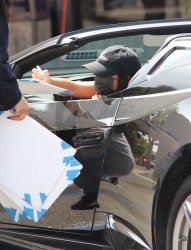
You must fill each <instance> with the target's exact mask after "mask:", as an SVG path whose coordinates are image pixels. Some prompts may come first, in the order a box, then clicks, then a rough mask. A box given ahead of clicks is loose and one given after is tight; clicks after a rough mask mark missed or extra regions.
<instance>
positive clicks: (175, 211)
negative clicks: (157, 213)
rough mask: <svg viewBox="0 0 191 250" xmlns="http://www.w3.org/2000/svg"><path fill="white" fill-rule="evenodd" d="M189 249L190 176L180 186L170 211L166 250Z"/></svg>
mask: <svg viewBox="0 0 191 250" xmlns="http://www.w3.org/2000/svg"><path fill="white" fill-rule="evenodd" d="M190 249H191V176H189V177H188V178H187V179H186V180H185V181H184V182H183V183H182V185H181V186H180V188H179V190H178V192H177V194H176V195H175V198H174V200H173V204H172V207H171V210H170V214H169V219H168V225H167V238H166V250H190Z"/></svg>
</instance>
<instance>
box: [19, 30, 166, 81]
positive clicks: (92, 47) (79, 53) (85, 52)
mask: <svg viewBox="0 0 191 250" xmlns="http://www.w3.org/2000/svg"><path fill="white" fill-rule="evenodd" d="M165 38H166V35H165V36H164V35H160V36H159V35H158V36H157V35H156V36H153V35H152V36H150V35H149V34H145V35H132V36H126V37H117V38H109V39H103V40H98V41H92V42H89V43H88V44H86V45H84V46H82V47H80V48H78V49H76V50H74V51H72V52H70V53H68V54H66V55H60V56H59V57H57V58H55V59H54V60H50V61H47V62H46V63H45V64H43V65H41V67H42V69H48V70H49V71H50V75H51V76H58V77H74V76H76V75H78V74H83V75H84V74H87V73H89V74H90V72H89V71H88V70H87V69H86V68H82V67H81V66H82V65H83V64H86V63H89V62H92V61H94V60H96V59H97V58H98V56H99V55H100V54H101V52H102V51H103V50H104V49H105V48H107V47H109V46H112V45H115V44H116V45H117V44H118V45H126V46H128V47H130V48H132V49H133V50H134V51H135V52H136V53H137V55H138V56H139V58H140V61H141V64H142V65H144V64H145V63H146V62H147V61H148V60H149V59H150V58H151V57H152V56H153V55H154V54H155V53H156V51H157V50H158V49H159V48H160V46H161V45H162V44H163V42H164V40H165ZM30 76H31V71H30V72H27V73H26V74H25V75H24V76H23V77H24V78H28V77H30ZM77 79H78V78H77Z"/></svg>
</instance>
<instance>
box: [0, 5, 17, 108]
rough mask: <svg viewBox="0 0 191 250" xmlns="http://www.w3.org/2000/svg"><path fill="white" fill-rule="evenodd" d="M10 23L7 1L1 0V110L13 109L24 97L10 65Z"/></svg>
mask: <svg viewBox="0 0 191 250" xmlns="http://www.w3.org/2000/svg"><path fill="white" fill-rule="evenodd" d="M8 37H9V30H8V22H7V17H6V12H5V0H0V110H1V111H2V110H8V109H10V108H13V107H14V106H15V105H16V104H17V103H18V102H19V101H20V99H21V97H22V95H21V92H20V90H19V87H18V83H17V79H16V77H15V75H14V74H13V72H12V69H11V66H10V64H9V63H8V58H9V55H8V51H7V49H8Z"/></svg>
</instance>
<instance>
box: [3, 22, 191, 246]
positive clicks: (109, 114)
mask: <svg viewBox="0 0 191 250" xmlns="http://www.w3.org/2000/svg"><path fill="white" fill-rule="evenodd" d="M189 33H190V34H189ZM114 44H121V45H127V46H128V47H131V48H132V49H133V50H134V51H135V52H136V53H137V54H138V56H139V58H140V61H141V64H142V68H141V69H140V70H139V72H137V74H136V75H135V76H134V77H133V79H131V81H130V84H129V86H128V88H127V89H125V90H123V91H121V92H118V93H114V94H112V95H109V96H108V97H107V98H106V99H100V100H93V99H77V100H75V99H74V98H61V97H60V96H59V95H56V94H55V95H51V96H50V95H48V96H43V95H39V96H35V97H34V96H31V95H30V93H27V94H28V95H25V97H26V98H27V100H29V101H30V103H31V107H32V110H31V112H30V116H31V117H32V118H33V119H35V120H36V121H37V122H39V123H41V124H42V125H43V126H45V127H46V128H47V129H49V130H50V131H51V132H52V133H54V134H56V135H57V136H58V137H60V138H61V139H63V140H64V141H66V142H67V143H68V144H70V145H71V146H72V147H75V148H76V150H77V155H76V157H77V159H78V160H79V161H80V162H81V164H82V165H83V169H82V172H81V174H80V175H79V177H77V178H76V180H74V183H73V185H71V186H70V187H69V188H67V189H66V190H65V191H64V192H63V193H62V194H61V195H60V196H59V198H58V199H57V200H56V201H55V203H54V204H53V205H52V206H51V208H50V209H49V210H48V212H47V213H46V214H45V215H44V216H43V218H42V219H41V220H40V221H39V222H37V223H36V222H32V221H30V220H28V219H24V220H22V221H21V222H19V223H14V222H13V221H12V220H11V219H10V217H9V215H7V214H6V213H5V212H4V209H3V208H1V213H0V223H1V224H0V225H1V226H0V245H1V249H72V250H75V249H83V250H84V249H91V250H93V249H118V250H122V249H131V250H132V249H135V250H138V249H139V250H142V249H155V250H166V249H168V250H182V249H187V250H189V249H191V135H190V133H191V124H190V120H191V115H190V105H191V99H190V97H191V83H190V79H191V20H190V19H188V20H184V19H180V20H179V19H173V20H158V21H147V22H137V23H125V24H115V25H109V26H101V27H95V28H90V29H85V30H79V31H75V32H71V33H67V34H63V35H60V36H58V37H55V38H52V39H50V40H48V41H45V42H43V43H40V44H37V45H35V46H34V47H31V48H30V49H28V50H25V51H23V52H21V53H19V54H17V55H15V56H13V57H11V58H10V63H11V65H12V68H13V71H14V73H15V74H16V76H17V78H18V79H21V78H30V77H31V69H32V68H33V67H36V65H37V64H38V65H40V66H41V67H42V68H43V69H45V68H46V69H49V70H50V73H51V75H54V76H55V77H65V78H68V79H71V80H77V81H93V80H94V76H93V75H92V74H91V73H90V72H89V71H87V70H86V69H85V68H81V65H82V64H84V63H87V62H90V61H94V60H95V59H96V58H97V57H98V56H99V55H100V53H101V52H102V51H103V50H104V49H105V48H106V47H108V46H110V45H114ZM45 104H46V105H45ZM41 107H43V108H41ZM45 107H46V108H45ZM72 110H75V112H73V111H72ZM80 110H83V116H81V117H79V116H78V115H77V114H78V112H80ZM119 137H123V138H126V139H125V140H126V141H127V142H128V145H130V147H131V151H132V155H133V157H134V160H135V162H136V166H135V167H134V168H133V169H132V168H131V166H130V165H128V164H126V165H125V164H121V163H120V157H118V156H116V155H115V154H112V146H114V147H115V145H113V144H112V143H113V141H115V140H118V138H119ZM125 140H124V142H125ZM50 146H51V145H50ZM120 150H121V149H120V148H119V151H120ZM115 157H118V158H115ZM144 157H145V158H144ZM153 160H154V162H155V164H154V168H150V167H149V166H150V164H151V163H152V162H153ZM143 162H144V164H143ZM113 163H115V164H113ZM26 164H27V163H26ZM37 164H38V159H37ZM84 190H86V191H87V190H90V191H88V192H87V193H88V194H89V195H83V196H82V191H84Z"/></svg>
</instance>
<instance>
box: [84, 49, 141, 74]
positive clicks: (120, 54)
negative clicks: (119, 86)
mask: <svg viewBox="0 0 191 250" xmlns="http://www.w3.org/2000/svg"><path fill="white" fill-rule="evenodd" d="M82 67H83V68H87V69H89V70H90V71H91V72H92V73H93V74H94V75H96V76H99V77H109V76H113V75H122V76H131V77H132V76H133V75H134V74H135V73H136V72H137V71H138V70H139V69H140V68H141V63H140V61H139V57H138V56H137V54H136V53H135V52H134V51H133V50H132V49H130V48H128V47H127V46H125V45H123V46H122V45H113V46H110V47H108V48H106V49H105V50H104V51H103V52H102V53H101V55H100V56H99V57H98V58H97V60H96V61H94V62H91V63H87V64H84V65H82Z"/></svg>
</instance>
